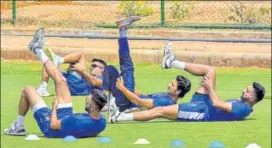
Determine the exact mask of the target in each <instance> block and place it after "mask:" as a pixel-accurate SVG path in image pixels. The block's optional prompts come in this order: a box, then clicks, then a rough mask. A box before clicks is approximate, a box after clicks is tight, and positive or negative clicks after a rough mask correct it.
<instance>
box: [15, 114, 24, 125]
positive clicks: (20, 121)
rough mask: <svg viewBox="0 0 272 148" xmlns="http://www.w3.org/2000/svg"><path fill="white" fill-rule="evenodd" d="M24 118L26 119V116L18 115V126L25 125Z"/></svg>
mask: <svg viewBox="0 0 272 148" xmlns="http://www.w3.org/2000/svg"><path fill="white" fill-rule="evenodd" d="M24 119H25V117H24V116H21V115H18V117H17V124H16V126H18V127H19V126H24Z"/></svg>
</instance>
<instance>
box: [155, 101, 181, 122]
mask: <svg viewBox="0 0 272 148" xmlns="http://www.w3.org/2000/svg"><path fill="white" fill-rule="evenodd" d="M178 109H179V106H178V104H175V105H170V106H164V107H158V110H159V113H160V114H161V116H162V117H164V118H167V119H170V120H176V119H177V117H178Z"/></svg>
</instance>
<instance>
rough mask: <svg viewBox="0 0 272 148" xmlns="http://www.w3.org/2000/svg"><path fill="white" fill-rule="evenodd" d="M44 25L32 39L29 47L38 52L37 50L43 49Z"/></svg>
mask: <svg viewBox="0 0 272 148" xmlns="http://www.w3.org/2000/svg"><path fill="white" fill-rule="evenodd" d="M43 38H44V27H42V28H39V29H38V30H36V32H35V33H34V35H33V39H32V41H31V42H30V43H29V45H28V48H29V49H30V50H31V51H32V52H33V53H34V54H36V50H42V49H43V45H44V42H43Z"/></svg>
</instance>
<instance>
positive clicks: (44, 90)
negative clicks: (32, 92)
mask: <svg viewBox="0 0 272 148" xmlns="http://www.w3.org/2000/svg"><path fill="white" fill-rule="evenodd" d="M36 90H37V92H38V94H39V95H40V96H41V97H48V96H50V94H49V92H48V89H47V87H44V86H41V85H39V86H38V88H37V89H36Z"/></svg>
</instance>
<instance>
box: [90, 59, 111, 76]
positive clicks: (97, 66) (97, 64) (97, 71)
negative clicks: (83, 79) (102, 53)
mask: <svg viewBox="0 0 272 148" xmlns="http://www.w3.org/2000/svg"><path fill="white" fill-rule="evenodd" d="M105 66H107V63H106V62H105V61H104V60H102V59H93V60H92V63H91V68H90V73H91V74H93V75H98V76H100V75H102V74H103V72H104V68H105Z"/></svg>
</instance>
